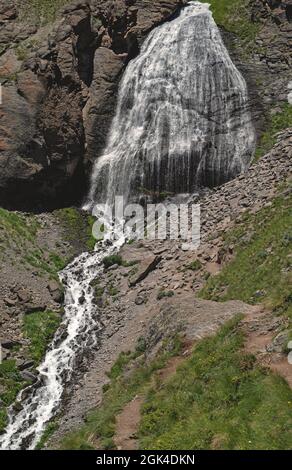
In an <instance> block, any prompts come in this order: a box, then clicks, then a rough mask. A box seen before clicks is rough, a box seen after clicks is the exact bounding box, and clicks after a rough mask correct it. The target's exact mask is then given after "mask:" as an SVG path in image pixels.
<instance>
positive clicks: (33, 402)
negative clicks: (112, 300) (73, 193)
mask: <svg viewBox="0 0 292 470" xmlns="http://www.w3.org/2000/svg"><path fill="white" fill-rule="evenodd" d="M110 239H111V234H109V235H108V237H107V239H106V240H105V241H104V243H103V244H99V245H98V247H97V248H96V252H94V253H84V254H82V255H81V256H79V257H78V258H76V259H75V260H74V261H73V262H72V263H71V264H70V265H69V266H67V268H66V269H65V270H64V271H63V272H62V273H61V274H60V279H61V280H62V282H63V284H64V287H65V315H64V319H63V322H62V325H61V326H60V328H59V330H58V331H57V333H56V335H55V338H54V340H53V342H52V344H51V346H50V348H49V351H48V352H47V354H46V356H45V358H44V361H43V362H42V364H41V365H40V367H39V368H38V371H39V378H38V382H37V384H34V385H32V386H31V387H28V388H27V389H25V390H24V391H22V392H21V393H20V394H19V396H18V401H21V404H22V407H23V408H22V410H21V411H20V412H19V413H16V412H15V411H13V407H11V410H10V416H9V424H8V426H7V429H6V432H5V434H4V435H3V436H0V449H2V450H17V449H34V448H35V446H36V445H37V443H38V442H39V440H40V438H41V436H42V434H43V432H44V430H45V428H46V425H47V423H48V421H50V419H51V418H52V417H53V416H54V415H55V414H56V413H57V412H58V407H59V405H60V402H61V399H62V396H63V392H64V387H65V386H66V383H68V381H69V380H70V378H71V377H72V373H73V371H74V364H75V359H76V357H77V356H78V355H79V354H80V353H81V354H82V352H83V351H84V350H85V349H86V348H88V347H92V346H93V344H94V341H95V340H96V338H97V335H98V330H99V329H100V328H101V325H100V324H99V322H98V311H97V306H96V305H95V304H94V302H93V289H92V287H91V286H90V283H91V281H92V280H93V279H94V278H96V276H97V275H98V273H99V272H101V271H102V265H101V263H102V260H103V258H104V257H105V256H107V255H110V254H113V253H115V252H117V251H119V249H120V248H121V246H122V245H123V244H124V241H125V239H124V236H123V234H122V232H121V233H120V234H118V236H117V238H116V239H115V240H112V241H111V240H110Z"/></svg>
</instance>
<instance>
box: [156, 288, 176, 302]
mask: <svg viewBox="0 0 292 470" xmlns="http://www.w3.org/2000/svg"><path fill="white" fill-rule="evenodd" d="M173 296H174V291H173V290H160V291H159V292H158V294H157V300H162V299H165V298H167V297H168V298H169V297H173Z"/></svg>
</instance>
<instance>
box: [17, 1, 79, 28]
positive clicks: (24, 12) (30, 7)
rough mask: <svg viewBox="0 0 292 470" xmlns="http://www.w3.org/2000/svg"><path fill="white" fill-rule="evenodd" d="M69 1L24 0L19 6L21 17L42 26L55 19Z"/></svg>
mask: <svg viewBox="0 0 292 470" xmlns="http://www.w3.org/2000/svg"><path fill="white" fill-rule="evenodd" d="M67 3H70V0H26V1H24V2H23V3H22V6H21V9H20V11H21V17H22V19H24V20H27V21H33V22H34V23H37V24H39V25H40V26H43V25H45V24H47V23H51V22H53V21H54V20H55V19H56V16H57V13H58V11H59V10H60V9H61V8H62V7H63V6H65V5H66V4H67Z"/></svg>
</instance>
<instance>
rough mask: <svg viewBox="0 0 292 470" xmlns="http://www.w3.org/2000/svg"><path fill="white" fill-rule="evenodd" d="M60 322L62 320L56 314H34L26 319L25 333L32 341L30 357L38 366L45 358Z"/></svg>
mask: <svg viewBox="0 0 292 470" xmlns="http://www.w3.org/2000/svg"><path fill="white" fill-rule="evenodd" d="M60 322H61V318H60V316H59V315H58V314H57V313H55V312H33V313H31V314H29V315H26V316H25V317H24V324H23V331H24V334H25V336H26V337H27V338H28V339H29V340H30V348H29V350H30V355H31V357H32V359H33V360H34V361H35V364H36V365H37V364H39V363H40V361H41V359H42V358H43V356H44V354H45V351H46V349H47V346H48V344H49V343H50V341H51V340H52V338H53V336H54V333H55V331H56V330H57V328H58V326H59V325H60Z"/></svg>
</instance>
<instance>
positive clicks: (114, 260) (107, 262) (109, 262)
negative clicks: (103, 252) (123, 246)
mask: <svg viewBox="0 0 292 470" xmlns="http://www.w3.org/2000/svg"><path fill="white" fill-rule="evenodd" d="M102 263H103V265H104V267H105V268H106V269H108V268H110V267H111V266H114V265H115V264H117V265H118V266H122V264H123V258H122V257H121V256H120V255H110V256H105V257H104V258H103V260H102Z"/></svg>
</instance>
